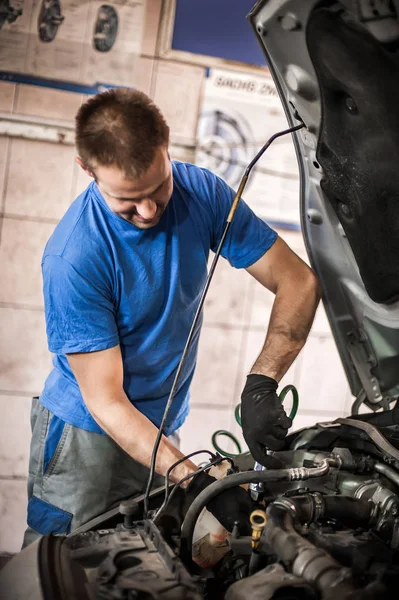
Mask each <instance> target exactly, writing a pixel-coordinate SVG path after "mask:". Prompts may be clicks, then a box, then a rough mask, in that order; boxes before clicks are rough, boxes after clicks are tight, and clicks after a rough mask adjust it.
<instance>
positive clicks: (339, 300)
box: [248, 0, 399, 410]
mask: <svg viewBox="0 0 399 600" xmlns="http://www.w3.org/2000/svg"><path fill="white" fill-rule="evenodd" d="M398 15H399V0H398V1H395V0H390V1H383V0H381V1H379V2H377V1H376V2H374V1H362V0H356V1H352V0H343V1H342V2H341V3H339V2H325V1H324V2H320V1H318V2H317V1H314V0H301V1H300V2H299V1H298V0H287V1H286V0H260V1H259V2H257V4H256V5H255V6H254V8H253V9H252V11H251V12H250V14H249V15H248V19H249V21H250V23H251V25H252V27H253V29H254V31H255V34H256V36H257V38H258V40H259V43H260V45H261V47H262V49H263V51H264V54H265V58H266V61H267V64H268V66H269V68H270V71H271V74H272V76H273V79H274V82H275V84H276V87H277V89H278V92H279V94H280V98H281V101H282V103H283V106H284V109H285V111H286V115H287V119H288V121H289V123H290V124H291V125H296V124H298V119H300V120H302V121H303V123H304V125H305V127H304V128H303V129H301V130H300V131H298V132H297V133H296V134H295V135H294V143H295V147H296V152H297V157H298V163H299V170H300V183H301V194H300V195H301V226H302V232H303V236H304V239H305V244H306V247H307V251H308V254H309V258H310V261H311V264H312V266H313V268H314V270H315V271H316V273H317V275H318V277H319V279H320V282H321V285H322V289H323V300H324V305H325V308H326V312H327V316H328V318H329V322H330V325H331V328H332V331H333V334H334V337H335V341H336V344H337V347H338V350H339V353H340V356H341V359H342V362H343V365H344V368H345V371H346V375H347V378H348V381H349V384H350V387H351V390H352V393H353V394H354V396H356V397H357V398H358V404H357V406H360V403H361V402H366V404H367V405H368V407H369V408H372V409H374V410H376V409H377V408H378V407H380V406H382V407H383V408H385V409H387V408H388V407H389V404H390V402H391V401H392V400H393V399H395V398H396V397H397V396H399V21H398Z"/></svg>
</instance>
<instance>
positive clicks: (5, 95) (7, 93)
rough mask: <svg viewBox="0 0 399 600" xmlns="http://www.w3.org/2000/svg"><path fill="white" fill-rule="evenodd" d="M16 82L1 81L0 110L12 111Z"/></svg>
mask: <svg viewBox="0 0 399 600" xmlns="http://www.w3.org/2000/svg"><path fill="white" fill-rule="evenodd" d="M15 89H16V86H15V83H9V82H8V81H0V111H2V112H12V109H13V105H14V97H15Z"/></svg>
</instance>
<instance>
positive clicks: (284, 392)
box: [212, 385, 299, 458]
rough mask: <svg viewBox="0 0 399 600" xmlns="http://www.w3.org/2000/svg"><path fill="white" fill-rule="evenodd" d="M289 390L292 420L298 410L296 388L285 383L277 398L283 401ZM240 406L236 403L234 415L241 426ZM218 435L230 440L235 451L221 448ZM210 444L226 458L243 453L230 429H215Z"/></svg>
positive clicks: (247, 453)
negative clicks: (290, 393)
mask: <svg viewBox="0 0 399 600" xmlns="http://www.w3.org/2000/svg"><path fill="white" fill-rule="evenodd" d="M289 392H292V409H291V412H290V414H289V417H290V419H292V420H294V419H295V417H296V414H297V412H298V408H299V394H298V390H297V389H296V387H295V386H294V385H286V386H285V388H283V389H282V390H281V392H280V394H279V399H280V401H281V402H282V403H283V402H284V400H285V397H286V396H287V394H289ZM240 408H241V404H237V406H236V407H235V410H234V416H235V419H236V421H237V423H238V424H239V426H240V427H241V414H240ZM220 436H223V437H226V438H228V439H229V440H231V441H232V442H233V443H234V444H235V447H236V449H237V452H236V453H234V452H227V451H226V450H223V449H222V448H221V447H220V446H219V444H218V441H217V439H218V437H220ZM212 445H213V447H214V448H215V450H216V452H218V453H219V454H221V455H222V456H226V457H228V458H234V457H235V456H238V455H239V454H242V453H243V452H242V448H241V444H240V442H239V441H238V439H237V438H236V436H235V435H234V434H233V433H231V432H230V431H227V430H226V429H218V430H217V431H215V433H214V434H213V435H212ZM249 454H250V452H245V455H249Z"/></svg>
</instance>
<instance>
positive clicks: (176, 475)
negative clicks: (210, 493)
mask: <svg viewBox="0 0 399 600" xmlns="http://www.w3.org/2000/svg"><path fill="white" fill-rule="evenodd" d="M68 362H69V364H70V366H71V369H72V371H73V373H74V375H75V377H76V380H77V382H78V384H79V387H80V390H81V393H82V396H83V399H84V401H85V403H86V406H87V408H88V410H89V411H90V413H91V415H92V416H93V418H94V419H95V420H96V422H97V423H98V424H99V425H100V427H101V428H102V429H103V430H104V431H106V433H107V434H108V435H109V436H110V437H112V438H113V439H114V440H115V442H116V443H117V444H118V445H119V446H120V447H121V448H123V450H125V452H127V453H128V454H129V455H130V456H131V457H132V458H134V459H135V460H137V461H138V462H140V463H141V464H143V465H145V466H147V467H148V466H149V465H150V462H151V454H152V450H153V447H154V443H155V438H156V436H157V433H158V429H157V428H156V427H155V425H153V424H152V423H151V421H150V420H149V419H147V417H146V416H144V415H143V414H142V413H140V412H139V411H138V410H137V409H136V408H135V407H134V406H133V405H132V404H131V402H130V401H129V399H128V398H127V396H126V394H125V392H124V389H123V364H122V356H121V351H120V347H119V346H115V347H114V348H110V349H108V350H101V351H99V352H88V353H82V354H69V355H68ZM182 457H183V454H182V453H181V452H180V451H179V450H178V449H177V448H176V447H175V446H174V445H173V444H172V443H171V442H169V441H168V439H167V438H166V437H165V436H163V437H162V440H161V444H160V447H159V452H158V456H157V462H156V471H157V473H158V474H159V475H165V473H166V471H167V470H168V468H169V467H170V466H171V465H172V464H173V463H174V462H176V461H177V460H179V459H180V458H182ZM196 468H197V467H196V466H195V465H194V463H192V462H191V461H190V460H187V461H185V462H184V463H182V464H181V465H179V466H178V467H176V468H175V469H174V470H173V471H172V474H171V479H172V481H174V482H177V481H179V480H180V479H182V478H183V477H185V476H186V475H188V474H189V473H191V472H193V471H195V470H196Z"/></svg>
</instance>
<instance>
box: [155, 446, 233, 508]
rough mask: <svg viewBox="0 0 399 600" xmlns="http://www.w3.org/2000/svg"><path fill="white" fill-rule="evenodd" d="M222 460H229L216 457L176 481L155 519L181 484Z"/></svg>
mask: <svg viewBox="0 0 399 600" xmlns="http://www.w3.org/2000/svg"><path fill="white" fill-rule="evenodd" d="M224 460H229V459H228V458H225V457H223V456H217V457H215V458H214V459H213V460H211V462H209V463H207V464H206V465H204V466H202V467H199V468H198V469H197V470H196V471H193V472H192V473H189V474H188V475H186V476H185V477H183V478H182V479H180V481H178V482H177V483H176V484H175V485H174V487H173V489H172V491H171V492H170V494H169V493H168V495H166V493H165V499H164V501H163V503H162V505H161V506H160V507H159V509H158V510H157V512H156V515H155V519H158V518H159V516H160V515H161V513H162V512H164V510H165V508H166V506H167V505H168V503H169V502H171V500H172V498H173V496H174V495H175V494H176V492H177V490H178V489H179V488H180V486H181V484H182V483H185V482H186V481H188V480H189V479H193V478H194V477H196V476H197V475H199V474H200V473H202V472H203V471H206V469H210V468H211V467H213V466H215V465H219V464H220V463H221V462H222V461H224ZM230 462H232V461H230ZM166 490H168V488H166Z"/></svg>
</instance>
